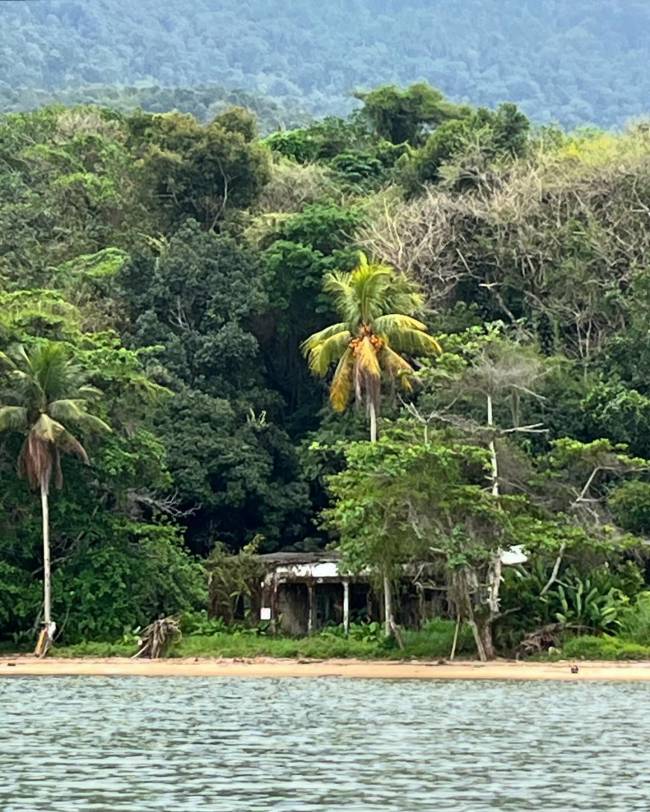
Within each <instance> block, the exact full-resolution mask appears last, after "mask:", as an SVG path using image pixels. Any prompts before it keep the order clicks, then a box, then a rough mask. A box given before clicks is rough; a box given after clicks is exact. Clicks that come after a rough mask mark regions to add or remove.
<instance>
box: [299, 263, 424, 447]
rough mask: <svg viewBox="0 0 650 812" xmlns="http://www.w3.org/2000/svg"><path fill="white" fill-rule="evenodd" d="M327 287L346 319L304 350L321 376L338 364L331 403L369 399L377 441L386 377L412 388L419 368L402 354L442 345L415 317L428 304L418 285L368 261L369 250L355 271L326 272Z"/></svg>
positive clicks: (372, 430) (340, 407) (372, 432)
mask: <svg viewBox="0 0 650 812" xmlns="http://www.w3.org/2000/svg"><path fill="white" fill-rule="evenodd" d="M323 287H324V290H325V292H326V293H329V294H331V296H332V298H333V300H334V307H335V309H336V310H337V312H338V314H339V316H340V317H341V321H340V322H337V323H336V324H332V325H331V326H330V327H326V328H325V329H324V330H320V331H319V332H318V333H314V334H313V335H312V336H310V337H309V338H308V339H307V340H306V341H305V342H303V345H302V350H303V352H304V354H305V355H306V357H307V360H308V362H309V368H310V370H311V371H312V372H313V373H314V374H315V375H318V376H319V377H321V378H324V377H325V376H326V375H327V374H328V372H329V370H330V367H331V366H332V365H333V364H334V363H336V370H335V372H334V376H333V378H332V382H331V385H330V402H331V404H332V407H333V408H334V410H335V411H337V412H343V411H345V409H347V407H348V406H349V404H350V402H351V400H352V399H353V396H355V397H356V400H357V401H358V402H365V406H366V410H367V413H368V418H369V421H370V439H371V440H372V441H373V442H374V441H375V440H376V439H377V413H378V411H379V404H380V399H381V384H382V381H385V380H389V381H391V382H394V383H397V384H398V385H399V387H400V388H401V389H402V390H404V391H407V392H408V391H410V390H411V388H412V380H413V375H414V373H415V370H414V369H413V367H412V366H411V364H410V363H409V362H408V361H407V360H406V358H404V357H403V355H402V354H405V355H408V356H418V355H432V354H435V353H439V352H440V344H439V343H438V342H437V341H436V339H435V338H433V336H431V335H429V334H428V333H427V328H426V325H425V324H423V323H422V322H421V321H418V320H417V319H416V318H414V315H415V314H416V313H418V312H420V311H421V310H422V308H423V305H424V299H423V296H422V294H421V293H419V291H418V290H417V288H416V287H415V286H414V284H413V283H412V282H411V281H410V280H408V279H407V278H406V277H405V276H403V275H402V274H397V273H396V272H395V271H394V270H393V269H392V268H389V267H387V266H386V265H376V264H372V263H369V262H368V260H367V259H366V257H365V256H364V254H360V258H359V264H358V265H357V267H356V268H355V269H354V270H353V271H351V272H350V273H339V272H335V273H329V274H327V275H326V276H325V281H324V286H323Z"/></svg>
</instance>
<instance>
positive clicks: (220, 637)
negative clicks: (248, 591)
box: [52, 619, 475, 660]
mask: <svg viewBox="0 0 650 812" xmlns="http://www.w3.org/2000/svg"><path fill="white" fill-rule="evenodd" d="M454 627H455V624H454V622H453V621H450V620H441V619H440V620H432V621H430V622H429V623H428V624H427V625H426V626H425V627H424V628H423V629H420V630H417V631H415V630H406V631H404V632H403V633H402V636H403V641H404V649H403V650H402V649H400V648H399V647H398V646H397V644H396V643H395V641H393V640H385V639H384V637H383V634H382V630H381V626H380V625H379V624H370V625H369V626H353V627H352V628H351V630H350V635H349V637H345V635H344V634H343V631H342V629H341V628H340V627H335V628H331V629H323V630H322V631H321V632H320V633H319V634H315V635H313V636H312V637H281V636H274V635H271V634H269V633H260V631H259V630H257V629H232V630H217V631H213V632H211V633H197V632H194V633H191V634H185V635H184V636H183V638H182V639H181V640H180V641H179V642H178V643H176V644H175V645H174V646H173V648H172V649H171V651H170V653H169V656H170V657H242V658H252V657H277V658H288V659H296V658H298V659H303V658H304V659H315V660H327V659H331V658H336V659H346V658H354V659H359V660H372V659H391V660H410V659H422V660H434V659H441V658H447V657H449V654H450V652H451V646H452V641H453V637H454ZM456 651H457V655H458V656H464V657H473V656H475V648H474V642H473V638H472V634H471V631H470V629H469V627H467V626H464V627H463V628H462V629H461V631H460V634H459V636H458V645H457V649H456ZM135 652H136V647H135V645H134V644H130V643H128V642H119V643H101V642H86V643H79V644H77V645H74V646H61V647H56V648H55V649H54V650H53V651H52V655H53V656H56V657H130V656H132V655H133V654H135Z"/></svg>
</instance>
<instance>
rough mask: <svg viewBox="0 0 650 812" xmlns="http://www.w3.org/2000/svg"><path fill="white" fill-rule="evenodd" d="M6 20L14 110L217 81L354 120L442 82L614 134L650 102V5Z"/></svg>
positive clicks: (54, 9)
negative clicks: (397, 87) (96, 91)
mask: <svg viewBox="0 0 650 812" xmlns="http://www.w3.org/2000/svg"><path fill="white" fill-rule="evenodd" d="M0 21H1V22H2V28H3V44H2V46H0V57H1V59H2V65H3V74H2V83H0V100H2V103H3V104H4V105H6V106H5V107H4V109H5V110H6V109H14V107H15V104H16V102H18V103H19V104H22V105H32V104H33V103H34V102H33V100H34V93H33V91H41V92H52V91H59V90H61V89H64V88H67V89H72V90H75V89H76V88H79V87H85V86H88V85H97V84H104V85H124V84H126V85H139V86H141V85H161V86H164V87H195V86H197V85H202V84H206V83H214V82H216V83H218V84H219V85H222V86H224V87H227V88H230V89H233V88H242V89H244V90H249V91H255V92H257V93H261V94H263V95H265V96H269V97H271V98H272V99H273V100H276V101H278V102H279V103H280V104H281V105H282V106H283V107H285V106H286V107H287V109H293V108H296V107H297V108H298V109H303V108H307V109H308V110H310V111H311V112H313V113H315V114H317V115H324V114H337V115H340V114H343V113H347V112H349V111H350V109H351V105H352V100H351V94H352V92H353V91H354V90H357V89H360V88H368V87H373V86H375V85H377V84H378V83H394V84H408V83H410V82H415V81H421V80H426V81H428V82H430V83H432V84H434V85H436V86H438V87H440V88H441V89H442V90H443V91H444V92H445V93H446V94H447V95H448V96H450V97H451V98H453V99H455V100H457V101H466V102H472V103H476V104H481V105H486V106H489V107H492V106H495V105H496V104H498V103H499V102H503V101H506V100H511V101H514V102H517V103H518V104H519V105H520V106H521V108H522V109H523V110H524V112H525V113H526V114H527V115H529V116H530V117H532V118H533V119H534V120H535V121H538V122H548V121H559V122H560V123H561V124H563V125H565V126H567V127H575V126H577V125H580V124H588V123H593V124H597V125H600V126H605V127H613V126H622V125H623V124H624V123H625V122H626V121H627V120H629V119H630V118H635V117H638V116H640V115H643V114H644V113H645V112H646V109H647V97H648V92H649V90H650V79H648V72H647V70H646V65H647V62H648V57H649V56H650V44H649V43H650V8H649V7H648V4H647V3H645V2H643V0H573V1H572V2H570V3H569V2H566V0H454V2H453V3H452V2H448V0H330V2H327V3H322V2H316V0H290V2H284V3H269V2H267V0H246V1H245V2H237V1H236V0H195V2H193V3H188V2H186V0H164V2H160V0H139V1H138V2H137V3H127V2H125V0H101V2H100V1H99V0H39V2H24V3H20V2H6V3H2V4H1V6H0ZM3 83H6V84H3ZM10 89H11V90H10ZM16 89H19V90H16ZM7 91H8V92H7ZM41 97H42V94H41ZM80 101H87V99H81V100H80ZM107 103H109V104H110V102H107ZM181 109H184V108H183V107H181ZM191 112H194V111H191Z"/></svg>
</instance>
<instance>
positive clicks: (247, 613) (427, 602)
mask: <svg viewBox="0 0 650 812" xmlns="http://www.w3.org/2000/svg"><path fill="white" fill-rule="evenodd" d="M240 560H241V559H240V557H238V556H232V557H231V558H230V561H232V562H233V563H237V562H239V561H240ZM526 560H527V557H526V555H525V554H524V553H523V551H522V549H521V547H511V548H510V549H509V550H504V551H503V552H502V554H501V561H502V563H503V564H504V565H505V566H507V565H511V564H519V563H523V562H524V561H526ZM340 561H341V559H340V555H339V553H338V552H336V551H329V552H319V553H289V552H278V553H271V554H267V555H254V556H252V557H250V558H248V559H247V562H248V563H247V567H246V573H247V574H246V576H245V578H244V580H245V581H246V587H245V588H244V587H242V579H241V578H238V579H236V580H237V584H238V586H237V588H235V589H233V586H234V584H232V585H230V582H229V581H228V580H227V579H226V581H225V582H224V581H223V580H222V579H213V580H211V584H212V586H211V596H212V597H211V609H210V612H211V616H212V617H221V618H223V620H225V621H226V622H227V623H232V622H245V623H251V624H253V625H256V624H257V623H258V622H260V621H262V622H270V623H271V626H272V629H273V630H275V631H278V632H283V633H284V634H289V635H296V636H300V635H305V634H311V633H313V632H316V631H318V630H319V629H322V628H323V627H326V626H343V627H344V628H345V630H346V631H347V630H348V629H349V626H350V624H351V623H367V622H370V621H383V619H384V618H383V596H382V591H381V589H380V588H377V586H376V584H377V579H376V578H375V579H373V578H372V577H371V575H370V573H360V574H356V575H351V574H349V573H346V572H345V571H343V570H342V568H341V566H340ZM445 580H446V579H445V575H444V572H443V571H441V570H439V569H438V570H437V569H436V567H435V565H434V564H432V563H422V564H414V565H411V566H409V567H405V568H404V571H403V577H402V578H401V579H400V582H399V583H398V584H395V586H394V601H393V610H394V614H395V620H396V622H397V623H398V624H399V625H400V626H402V627H404V628H418V627H419V626H421V625H422V623H424V622H425V621H427V620H429V619H431V618H434V617H452V616H453V615H454V609H453V607H452V606H451V605H450V602H449V599H448V594H447V588H446V586H445V585H444V584H445ZM224 583H226V584H228V585H227V586H226V587H224Z"/></svg>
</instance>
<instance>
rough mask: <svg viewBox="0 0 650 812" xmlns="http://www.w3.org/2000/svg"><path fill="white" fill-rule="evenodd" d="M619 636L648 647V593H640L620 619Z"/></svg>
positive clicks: (649, 620)
mask: <svg viewBox="0 0 650 812" xmlns="http://www.w3.org/2000/svg"><path fill="white" fill-rule="evenodd" d="M620 631H621V635H623V636H624V637H626V638H628V639H630V640H632V641H633V642H635V643H639V644H640V645H643V646H650V592H642V593H641V594H640V595H639V596H638V597H637V599H636V603H635V604H634V605H633V606H631V607H630V608H629V609H628V610H627V611H626V612H624V614H623V616H622V618H621V630H620Z"/></svg>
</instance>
